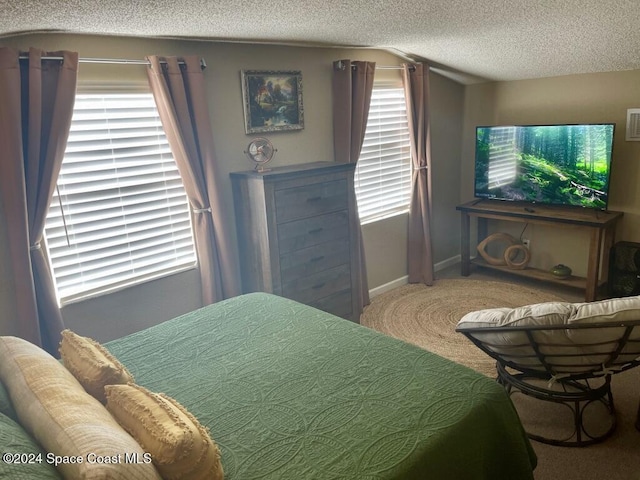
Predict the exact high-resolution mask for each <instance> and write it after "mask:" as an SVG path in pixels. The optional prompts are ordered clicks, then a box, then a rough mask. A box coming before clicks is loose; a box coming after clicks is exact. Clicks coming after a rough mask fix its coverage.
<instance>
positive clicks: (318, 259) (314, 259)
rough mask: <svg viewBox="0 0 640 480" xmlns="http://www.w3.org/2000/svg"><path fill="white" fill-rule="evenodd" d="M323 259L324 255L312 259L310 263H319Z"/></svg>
mask: <svg viewBox="0 0 640 480" xmlns="http://www.w3.org/2000/svg"><path fill="white" fill-rule="evenodd" d="M323 258H324V255H320V256H318V257H313V258H312V259H311V260H310V261H311V262H319V261H320V260H322V259H323Z"/></svg>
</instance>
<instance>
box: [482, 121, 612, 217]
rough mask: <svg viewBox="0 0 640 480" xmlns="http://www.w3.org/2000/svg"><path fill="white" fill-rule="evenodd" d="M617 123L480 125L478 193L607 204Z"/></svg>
mask: <svg viewBox="0 0 640 480" xmlns="http://www.w3.org/2000/svg"><path fill="white" fill-rule="evenodd" d="M614 128H615V124H613V123H599V124H583V125H504V126H490V127H476V158H475V196H476V197H479V198H488V199H496V200H509V201H521V202H530V203H540V204H553V205H575V206H582V207H587V208H595V209H606V208H607V205H608V194H609V180H610V176H611V154H612V150H613V131H614Z"/></svg>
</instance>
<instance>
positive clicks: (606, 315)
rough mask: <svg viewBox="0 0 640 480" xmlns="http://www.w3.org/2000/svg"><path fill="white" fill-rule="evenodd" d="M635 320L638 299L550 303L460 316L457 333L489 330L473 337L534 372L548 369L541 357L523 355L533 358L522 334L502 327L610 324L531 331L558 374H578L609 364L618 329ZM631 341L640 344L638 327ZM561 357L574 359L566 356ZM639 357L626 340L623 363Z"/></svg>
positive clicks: (638, 350)
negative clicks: (621, 325) (622, 323)
mask: <svg viewBox="0 0 640 480" xmlns="http://www.w3.org/2000/svg"><path fill="white" fill-rule="evenodd" d="M635 320H640V296H638V297H625V298H614V299H608V300H601V301H598V302H590V303H565V302H549V303H540V304H535V305H527V306H524V307H518V308H492V309H487V310H480V311H476V312H470V313H468V314H467V315H465V316H464V317H462V319H461V320H460V321H459V322H458V326H457V330H458V331H463V332H464V331H465V330H468V329H477V328H482V329H486V332H485V331H482V332H474V333H473V334H472V335H473V336H474V337H475V338H477V339H478V340H480V341H482V342H484V343H486V344H489V345H490V346H491V349H492V350H493V351H494V352H495V353H496V354H499V355H500V356H501V357H502V358H503V359H504V360H506V361H511V362H514V363H516V364H519V365H521V366H525V367H527V368H531V369H534V370H544V366H543V365H542V363H541V362H540V361H539V360H538V359H537V358H533V357H531V358H521V357H520V356H521V355H531V356H533V355H535V352H534V350H533V348H532V347H531V345H530V343H529V340H528V338H527V335H526V333H525V332H524V331H522V330H519V331H504V330H501V328H500V327H544V326H556V325H585V326H588V325H593V324H600V323H604V324H607V323H610V324H611V325H612V326H611V327H606V328H582V329H581V328H571V329H546V330H545V329H542V330H540V329H539V330H535V331H533V332H532V333H533V337H534V339H535V341H536V342H537V343H538V344H539V345H540V351H541V352H542V353H543V354H545V355H546V356H547V360H548V361H549V362H550V363H552V364H554V365H555V366H557V368H556V371H560V372H570V373H576V372H586V371H590V370H593V369H594V367H593V366H594V365H601V364H603V363H605V362H607V361H608V359H609V358H610V353H611V352H613V351H614V350H615V349H616V347H617V345H618V341H619V340H620V339H621V337H622V335H623V333H624V328H622V327H619V326H617V325H618V324H619V323H621V322H629V321H635ZM491 330H495V331H491ZM467 333H468V332H467ZM630 340H640V327H636V328H634V330H633V331H632V333H631V336H630ZM560 354H562V355H567V354H569V355H575V356H573V357H567V358H565V357H563V356H561V355H560ZM554 355H555V356H554ZM639 355H640V342H627V343H626V344H625V346H624V348H623V350H622V352H621V354H620V357H619V359H620V360H621V361H622V362H625V361H626V362H628V361H633V360H635V359H636V358H637V357H638V356H639ZM576 363H578V365H575V364H576ZM563 364H564V366H563ZM569 364H572V365H571V366H569Z"/></svg>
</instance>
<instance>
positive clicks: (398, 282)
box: [369, 255, 461, 298]
mask: <svg viewBox="0 0 640 480" xmlns="http://www.w3.org/2000/svg"><path fill="white" fill-rule="evenodd" d="M460 258H461V257H460V255H455V256H453V257H451V258H447V259H446V260H443V261H441V262H438V263H435V264H434V265H433V270H434V271H435V272H439V271H440V270H444V269H445V268H448V267H450V266H451V265H455V264H456V263H459V262H460ZM407 283H409V276H408V275H405V276H404V277H400V278H396V279H395V280H392V281H390V282H388V283H385V284H384V285H380V286H379V287H375V288H372V289H371V290H369V298H373V297H376V296H378V295H381V294H383V293H385V292H388V291H389V290H393V289H394V288H398V287H401V286H402V285H406V284H407Z"/></svg>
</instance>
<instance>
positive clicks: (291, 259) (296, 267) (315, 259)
mask: <svg viewBox="0 0 640 480" xmlns="http://www.w3.org/2000/svg"><path fill="white" fill-rule="evenodd" d="M349 258H350V255H349V240H348V239H347V238H343V239H341V240H334V241H331V242H326V243H321V244H320V245H314V246H312V247H307V248H303V249H301V250H295V251H293V252H291V253H288V254H286V255H283V256H281V257H280V278H281V279H282V283H287V282H291V281H293V280H296V279H297V278H299V277H306V276H307V275H311V274H313V273H317V272H321V271H322V270H327V269H329V268H333V267H337V266H338V265H342V264H343V263H349Z"/></svg>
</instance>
